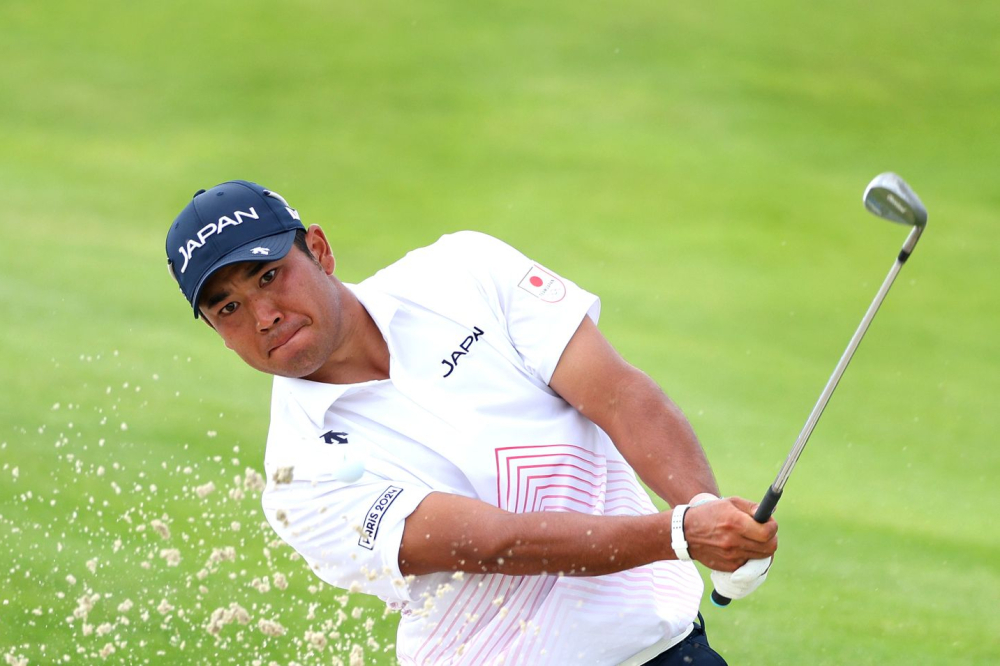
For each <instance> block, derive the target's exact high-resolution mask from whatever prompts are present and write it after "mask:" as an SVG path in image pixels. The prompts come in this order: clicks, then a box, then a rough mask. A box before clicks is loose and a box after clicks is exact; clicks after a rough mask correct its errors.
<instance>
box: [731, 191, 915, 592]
mask: <svg viewBox="0 0 1000 666" xmlns="http://www.w3.org/2000/svg"><path fill="white" fill-rule="evenodd" d="M863 201H864V204H865V208H867V209H868V211H869V212H871V213H873V214H875V215H878V216H879V217H881V218H882V219H885V220H889V221H890V222H896V223H898V224H905V225H908V226H910V227H911V229H910V234H909V235H908V236H907V237H906V240H905V241H904V242H903V249H901V250H900V251H899V256H898V257H896V261H895V263H894V264H893V265H892V269H890V270H889V275H887V276H886V278H885V281H884V282H883V283H882V286H881V287H880V288H879V290H878V293H877V294H876V295H875V300H874V301H872V304H871V305H870V306H868V311H867V312H865V316H864V317H863V318H862V319H861V324H860V325H859V326H858V330H856V331H855V332H854V336H853V337H851V341H850V342H849V343H848V345H847V349H846V350H845V351H844V354H843V355H842V356H841V357H840V361H839V362H838V363H837V367H836V368H834V370H833V374H832V375H831V376H830V379H829V381H827V383H826V386H825V387H824V388H823V392H822V393H821V394H820V396H819V400H817V401H816V406H815V407H813V410H812V412H811V413H810V414H809V418H808V419H806V424H805V426H804V427H803V428H802V432H800V433H799V436H798V438H797V439H796V440H795V445H794V446H792V450H791V453H789V454H788V458H787V459H786V460H785V464H784V465H783V466H782V467H781V471H779V472H778V476H777V478H775V480H774V483H772V484H771V487H770V488H768V489H767V493H766V494H765V495H764V499H763V500H761V502H760V505H758V507H757V511H756V512H755V513H754V516H753V519H754V520H756V521H757V522H758V523H765V522H767V519H768V518H770V517H771V514H772V513H774V509H775V507H776V506H777V504H778V500H779V499H781V493H782V491H783V490H784V488H785V482H786V481H788V477H789V476H790V475H791V473H792V470H793V469H794V468H795V463H796V462H798V459H799V456H800V455H802V450H803V449H805V447H806V442H808V441H809V435H811V434H812V431H813V428H815V427H816V423H817V422H818V421H819V417H820V416H821V415H822V414H823V409H824V408H825V407H826V403H827V402H829V401H830V396H831V395H833V391H834V389H836V388H837V383H838V382H839V381H840V377H841V375H843V374H844V370H846V369H847V364H848V363H850V362H851V357H853V356H854V352H855V350H856V349H857V348H858V345H859V344H860V343H861V338H863V337H864V335H865V331H867V330H868V326H869V324H871V323H872V319H874V318H875V313H876V312H878V309H879V306H880V305H882V301H883V300H884V299H885V295H886V294H887V293H889V287H891V286H892V283H893V281H894V280H895V279H896V275H897V274H898V273H899V269H901V268H902V267H903V264H904V263H905V262H906V260H907V259H908V258H909V257H910V255H911V254H912V253H913V249H914V248H915V247H916V245H917V240H919V239H920V234H922V233H923V231H924V227H925V226H926V225H927V209H926V208H924V204H923V203H922V202H921V201H920V198H919V197H918V196H917V195H916V193H915V192H914V191H913V190H912V189H910V186H909V185H907V184H906V181H904V180H903V179H902V178H900V177H899V176H898V175H896V174H894V173H883V174H879V175H878V176H875V178H874V179H873V180H872V182H870V183H869V184H868V187H867V188H865V194H864V199H863ZM730 601H731V599H729V598H727V597H725V596H723V595H721V594H719V592H718V591H717V590H712V602H713V603H714V604H715V605H716V606H726V605H728V604H729V602H730Z"/></svg>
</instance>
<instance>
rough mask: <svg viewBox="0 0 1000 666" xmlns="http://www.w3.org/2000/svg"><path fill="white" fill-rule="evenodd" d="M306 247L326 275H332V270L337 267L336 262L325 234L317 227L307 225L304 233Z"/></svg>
mask: <svg viewBox="0 0 1000 666" xmlns="http://www.w3.org/2000/svg"><path fill="white" fill-rule="evenodd" d="M306 246H307V247H308V248H309V251H310V252H312V255H313V257H315V258H316V262H317V263H318V264H319V265H320V267H322V268H323V270H324V271H325V272H326V274H327V275H333V270H334V268H336V266H337V260H336V259H334V257H333V250H332V249H331V248H330V242H329V241H328V240H327V239H326V234H324V233H323V230H322V229H320V228H319V225H317V224H311V225H309V229H308V230H307V231H306Z"/></svg>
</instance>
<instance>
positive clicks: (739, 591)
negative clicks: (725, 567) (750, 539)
mask: <svg viewBox="0 0 1000 666" xmlns="http://www.w3.org/2000/svg"><path fill="white" fill-rule="evenodd" d="M770 568H771V558H770V557H766V558H764V559H762V560H750V561H748V562H747V563H746V564H744V565H743V566H741V567H740V568H739V569H737V570H736V571H733V572H732V573H730V572H728V571H712V583H713V584H714V585H715V590H716V592H718V593H719V594H721V595H723V596H726V597H729V598H730V599H742V598H743V597H745V596H747V595H748V594H750V593H751V592H753V591H754V590H756V589H757V588H758V587H760V584H761V583H763V582H764V581H765V580H766V579H767V570H768V569H770Z"/></svg>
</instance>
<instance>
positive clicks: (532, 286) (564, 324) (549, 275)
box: [443, 231, 601, 384]
mask: <svg viewBox="0 0 1000 666" xmlns="http://www.w3.org/2000/svg"><path fill="white" fill-rule="evenodd" d="M443 240H445V241H446V242H447V243H449V244H451V245H452V246H453V248H454V249H455V250H456V251H457V252H458V253H459V254H460V255H461V256H462V258H463V259H464V261H465V262H466V265H467V266H468V267H469V269H470V270H471V271H472V272H473V274H474V275H476V276H477V278H478V280H479V282H480V285H481V287H482V288H483V289H484V292H485V296H486V297H487V298H488V299H489V300H490V301H491V303H492V305H493V307H494V308H495V309H496V310H497V311H498V312H497V314H498V318H499V319H500V320H501V321H502V322H504V323H505V325H506V328H507V333H508V336H509V338H510V341H511V343H512V344H513V346H514V348H515V349H516V350H517V352H518V354H519V355H520V356H521V358H522V359H523V361H524V364H525V367H526V368H527V369H528V370H529V371H530V372H531V373H532V374H533V375H535V376H536V377H538V378H539V379H541V380H542V381H543V382H545V383H546V384H548V383H549V381H551V379H552V373H553V372H555V369H556V365H557V364H558V363H559V359H560V357H561V356H562V353H563V351H564V350H565V349H566V345H567V344H568V343H569V341H570V338H572V337H573V334H574V333H576V330H577V328H579V326H580V322H581V321H583V317H584V316H589V317H590V318H591V319H592V320H594V323H597V321H598V319H599V317H600V312H601V302H600V299H599V298H598V297H597V296H595V295H594V294H592V293H590V292H588V291H586V290H584V289H581V288H580V287H579V286H577V285H576V284H575V283H573V282H572V281H571V280H568V279H566V278H564V277H562V276H560V275H558V274H557V273H555V272H554V271H552V270H550V269H548V268H546V267H545V266H544V265H542V264H540V263H538V262H535V261H533V260H531V259H529V258H528V257H526V256H525V255H523V254H522V253H521V252H519V251H517V250H515V249H514V248H513V247H511V246H510V245H507V244H506V243H504V242H503V241H500V240H497V239H496V238H493V237H491V236H487V235H486V234H481V233H478V232H474V231H462V232H459V233H455V234H451V235H450V236H446V237H445V239H443Z"/></svg>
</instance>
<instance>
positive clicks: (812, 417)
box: [765, 227, 923, 520]
mask: <svg viewBox="0 0 1000 666" xmlns="http://www.w3.org/2000/svg"><path fill="white" fill-rule="evenodd" d="M921 232H923V227H914V228H913V229H912V230H911V231H910V235H909V236H907V238H906V241H905V242H904V243H903V249H902V250H901V251H900V253H899V257H897V258H896V261H895V262H894V263H893V265H892V268H891V269H890V270H889V274H888V275H887V276H886V277H885V280H884V281H883V282H882V286H881V287H880V288H879V290H878V293H877V294H875V300H873V301H872V304H871V305H870V306H868V311H867V312H865V316H864V317H863V318H862V319H861V323H860V324H859V325H858V329H857V330H856V331H855V332H854V335H853V336H852V337H851V341H850V342H849V343H848V344H847V349H845V350H844V353H843V355H842V356H841V357H840V361H839V362H838V363H837V367H836V368H834V369H833V374H832V375H830V379H829V380H828V381H827V382H826V386H824V387H823V392H822V393H821V394H820V396H819V400H817V401H816V406H815V407H813V409H812V412H811V413H810V414H809V418H808V419H806V424H805V426H803V428H802V432H800V433H799V436H798V438H797V439H796V440H795V444H794V446H792V450H791V452H790V453H789V454H788V458H787V459H786V460H785V464H784V465H782V467H781V471H779V472H778V476H777V477H776V478H775V480H774V484H773V485H772V486H771V487H772V489H773V490H774V492H776V493H777V494H778V495H780V494H781V491H782V490H784V488H785V482H786V481H788V477H789V476H790V475H791V473H792V470H793V469H794V468H795V463H796V462H798V460H799V456H800V455H802V450H803V449H805V448H806V443H807V442H808V441H809V436H810V435H812V431H813V429H814V428H815V427H816V424H817V423H818V422H819V417H820V416H822V415H823V410H824V409H826V404H827V403H828V402H830V396H832V395H833V392H834V390H835V389H836V388H837V384H838V383H839V382H840V378H841V377H842V376H843V374H844V371H845V370H847V366H848V364H849V363H850V362H851V358H853V357H854V352H855V351H856V350H857V348H858V345H859V344H861V338H863V337H864V336H865V332H866V331H867V330H868V326H869V325H870V324H871V323H872V319H874V318H875V314H876V313H877V312H878V309H879V306H881V305H882V301H884V300H885V296H886V294H888V293H889V288H890V287H891V286H892V283H893V282H894V281H895V280H896V275H897V274H899V270H900V269H901V268H902V267H903V263H904V262H905V261H906V260H907V258H909V256H910V253H911V252H913V248H914V247H916V244H917V240H918V239H919V238H920V234H921ZM765 520H766V518H765Z"/></svg>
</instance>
